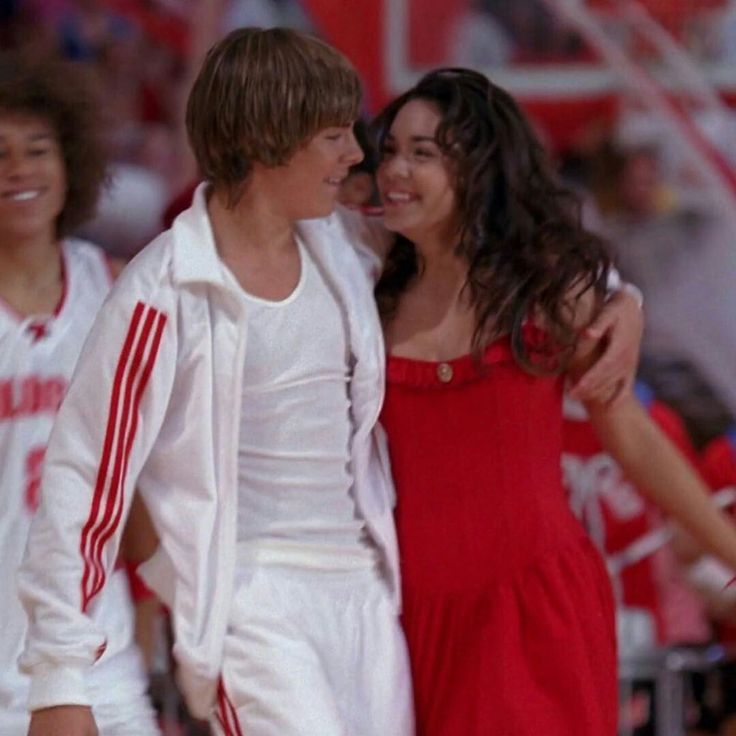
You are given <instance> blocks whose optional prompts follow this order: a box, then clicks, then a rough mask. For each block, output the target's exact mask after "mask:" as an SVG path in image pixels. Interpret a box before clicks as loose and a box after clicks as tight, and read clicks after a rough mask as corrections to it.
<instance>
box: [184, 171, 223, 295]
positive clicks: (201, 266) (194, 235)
mask: <svg viewBox="0 0 736 736" xmlns="http://www.w3.org/2000/svg"><path fill="white" fill-rule="evenodd" d="M208 186H209V185H208V184H207V183H206V182H202V183H201V184H200V185H199V186H198V187H197V188H196V190H195V192H194V197H193V199H192V204H191V206H190V207H189V209H186V210H184V212H182V213H181V214H180V215H179V216H178V217H177V218H176V219H175V220H174V224H173V225H172V226H171V237H172V241H173V256H172V259H173V263H172V267H173V277H174V281H175V282H177V283H179V284H188V283H201V282H206V283H212V284H216V285H218V286H221V287H222V288H228V284H227V281H226V280H225V272H224V270H223V268H222V262H221V261H220V257H219V255H218V254H217V248H216V247H215V236H214V233H213V232H212V223H211V222H210V215H209V212H208V211H207V188H208Z"/></svg>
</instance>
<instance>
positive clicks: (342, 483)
mask: <svg viewBox="0 0 736 736" xmlns="http://www.w3.org/2000/svg"><path fill="white" fill-rule="evenodd" d="M298 248H299V255H300V259H301V275H300V279H299V283H298V285H297V286H296V288H295V289H294V291H293V292H292V293H291V294H290V295H289V296H288V297H287V298H286V299H284V300H282V301H278V302H274V301H266V300H263V299H259V298H257V297H254V296H251V295H249V294H247V293H245V292H244V291H243V290H242V289H241V293H242V295H243V299H244V300H245V301H246V308H247V310H248V340H247V347H246V357H245V370H244V384H243V404H242V408H241V421H240V439H239V450H238V493H239V499H238V548H239V555H240V559H241V561H242V562H244V563H245V564H250V563H253V562H256V563H265V564H283V565H290V566H297V567H309V568H316V569H325V570H346V569H355V568H360V567H363V568H365V567H371V566H373V565H375V562H376V560H377V555H376V551H375V549H374V547H373V546H372V542H370V541H369V536H368V534H367V533H366V531H365V525H364V522H363V520H362V519H361V518H360V517H359V514H358V512H357V509H356V504H355V501H354V499H353V496H352V485H353V479H352V474H351V468H350V445H351V440H352V421H351V412H350V399H349V394H348V387H349V381H350V377H351V356H350V350H349V339H348V334H347V329H348V327H347V320H346V319H345V317H344V315H343V314H342V310H341V308H340V306H339V304H338V302H337V300H336V299H335V297H334V296H333V294H332V292H331V291H330V289H329V287H328V285H327V283H326V282H325V280H324V279H323V277H322V275H321V274H320V272H319V270H318V269H317V267H316V266H315V264H314V262H313V261H312V259H311V257H310V256H309V254H308V252H307V250H306V249H305V248H304V247H303V246H302V245H301V244H300V243H299V244H298ZM233 278H234V277H233Z"/></svg>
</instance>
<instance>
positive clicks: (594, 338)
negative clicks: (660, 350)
mask: <svg viewBox="0 0 736 736" xmlns="http://www.w3.org/2000/svg"><path fill="white" fill-rule="evenodd" d="M588 322H589V320H586V322H585V324H586V325H587V327H585V329H584V333H583V336H582V338H581V346H580V347H581V349H582V350H587V351H588V352H590V351H593V350H595V351H596V355H597V356H598V357H597V359H596V360H595V361H594V362H593V363H591V364H590V365H589V366H588V368H587V369H586V370H585V371H584V372H583V373H581V374H580V376H579V378H578V380H576V381H575V383H574V384H573V386H572V387H571V388H570V395H571V396H573V398H576V399H580V400H581V401H604V402H615V401H617V400H618V399H619V398H620V397H623V396H625V395H626V394H627V393H628V392H630V391H631V389H632V387H633V385H634V380H635V377H636V368H637V364H638V362H639V345H640V343H641V336H642V332H643V330H644V319H643V316H642V309H641V300H640V297H638V296H637V295H636V294H634V293H632V290H630V289H627V288H619V289H617V290H616V291H615V292H614V294H613V295H612V296H611V298H610V299H609V300H608V301H607V302H606V304H605V306H604V307H603V310H602V311H601V313H600V314H599V315H598V317H597V318H596V319H595V320H594V321H593V322H592V323H591V324H588Z"/></svg>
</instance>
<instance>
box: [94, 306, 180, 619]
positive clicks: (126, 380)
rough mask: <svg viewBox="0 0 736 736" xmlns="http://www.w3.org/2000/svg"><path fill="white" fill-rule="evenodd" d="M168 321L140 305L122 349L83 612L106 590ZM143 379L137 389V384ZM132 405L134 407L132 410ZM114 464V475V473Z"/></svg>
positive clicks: (99, 482)
mask: <svg viewBox="0 0 736 736" xmlns="http://www.w3.org/2000/svg"><path fill="white" fill-rule="evenodd" d="M165 322H166V316H165V315H164V314H162V313H161V312H159V311H158V310H156V309H154V308H153V307H150V306H147V305H145V304H143V302H138V304H136V306H135V309H134V311H133V316H132V317H131V321H130V325H129V327H128V332H127V334H126V337H125V340H124V342H123V348H122V350H121V353H120V357H119V358H118V363H117V367H116V370H115V377H114V379H113V386H112V391H111V396H110V406H109V410H108V420H107V427H106V431H105V439H104V443H103V450H102V457H101V461H100V466H99V469H98V473H97V479H96V482H95V489H94V493H93V498H92V504H91V507H90V514H89V518H88V519H87V522H86V523H85V525H84V528H83V530H82V535H81V539H80V553H81V556H82V558H83V560H84V571H83V574H82V581H81V594H82V610H86V609H87V607H88V605H89V603H90V601H91V599H92V598H93V597H94V596H95V595H96V594H97V593H98V592H99V591H100V590H101V588H102V586H103V585H104V581H105V572H104V566H103V563H102V553H103V550H104V544H105V542H106V541H107V540H108V539H109V538H110V537H111V536H112V534H113V533H114V532H115V529H116V528H117V526H118V524H119V522H120V518H121V515H122V507H123V493H122V489H123V488H124V482H125V473H126V470H127V457H126V453H129V452H130V447H131V446H132V443H133V438H134V434H135V428H136V426H137V413H138V409H139V405H140V400H141V397H142V395H143V391H144V389H145V385H146V383H147V382H148V378H149V377H150V374H151V371H152V370H153V364H154V362H155V359H156V355H157V353H158V348H159V345H160V341H161V333H162V331H163V325H164V324H165ZM154 323H155V324H156V330H155V333H154V339H153V342H152V345H151V346H150V348H149V352H148V356H147V358H145V366H144V368H143V371H142V373H141V365H143V362H144V356H145V354H146V347H147V345H148V342H149V338H150V335H151V331H152V328H153V325H154ZM139 374H140V380H139V382H138V386H137V390H135V392H134V388H135V384H136V379H137V378H138V376H139ZM131 404H132V407H131ZM111 458H112V459H113V467H112V472H111V469H110V463H111Z"/></svg>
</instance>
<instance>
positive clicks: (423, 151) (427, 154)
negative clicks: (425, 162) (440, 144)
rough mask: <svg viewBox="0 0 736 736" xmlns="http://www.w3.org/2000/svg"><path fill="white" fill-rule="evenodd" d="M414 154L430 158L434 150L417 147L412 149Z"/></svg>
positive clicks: (418, 156)
mask: <svg viewBox="0 0 736 736" xmlns="http://www.w3.org/2000/svg"><path fill="white" fill-rule="evenodd" d="M414 155H415V156H416V157H417V158H432V157H433V156H434V152H433V151H430V150H429V149H427V148H417V149H416V150H415V151H414Z"/></svg>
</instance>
